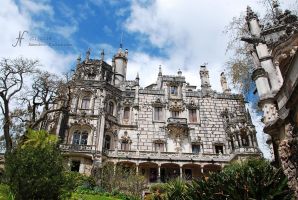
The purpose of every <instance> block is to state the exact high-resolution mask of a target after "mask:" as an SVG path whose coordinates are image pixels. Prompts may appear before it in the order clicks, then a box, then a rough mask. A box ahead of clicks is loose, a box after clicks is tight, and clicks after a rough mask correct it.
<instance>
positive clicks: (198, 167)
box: [55, 48, 260, 183]
mask: <svg viewBox="0 0 298 200" xmlns="http://www.w3.org/2000/svg"><path fill="white" fill-rule="evenodd" d="M127 63H128V51H127V50H125V51H123V50H122V48H120V49H119V51H118V52H117V53H116V54H115V56H114V57H113V60H112V64H111V65H110V64H108V63H107V62H105V60H104V53H103V52H102V54H101V58H100V59H91V58H90V51H89V50H88V51H87V53H86V57H85V59H84V60H81V58H78V61H77V66H76V69H75V72H74V74H73V77H72V81H73V83H74V86H73V91H72V93H73V98H72V104H71V108H70V110H69V112H68V113H67V114H61V115H60V117H59V119H58V121H59V122H58V124H57V125H56V126H55V129H56V132H57V134H58V135H59V136H60V138H61V139H62V140H63V143H62V144H61V145H60V148H61V149H62V151H63V152H64V155H65V156H66V157H67V162H68V164H69V167H70V169H71V170H74V171H79V172H81V173H85V174H91V173H92V171H93V170H94V169H96V168H100V167H102V166H103V165H104V164H105V163H112V164H114V166H116V165H118V164H123V165H125V166H127V167H134V168H135V169H136V171H137V172H138V173H140V174H142V175H144V176H145V177H146V179H147V181H148V182H149V183H150V182H156V181H166V180H167V179H169V178H173V177H177V176H181V177H186V178H199V177H201V176H204V175H206V174H208V173H209V172H210V171H218V170H220V169H221V168H222V167H223V166H224V165H226V164H229V163H230V162H231V161H232V160H237V159H241V158H244V157H247V156H258V155H260V152H259V149H258V145H257V141H256V131H255V128H254V125H253V124H252V121H251V117H250V114H249V112H248V110H246V108H245V102H244V99H243V97H242V95H238V94H231V91H230V89H229V88H228V85H227V81H226V78H225V75H224V73H222V74H221V77H219V78H220V81H221V84H222V88H223V92H222V93H219V92H216V91H214V90H212V88H211V85H210V81H209V71H208V69H207V67H206V66H201V67H200V72H199V75H198V76H200V79H201V89H197V87H196V86H194V85H190V84H189V83H187V82H186V80H185V77H184V76H183V75H182V71H180V70H179V71H178V73H177V74H176V75H163V74H162V70H161V68H160V69H159V73H158V74H157V80H156V82H155V83H153V84H151V85H149V86H147V87H144V88H142V87H140V85H139V79H140V78H139V76H138V75H137V76H136V78H135V80H126V71H127Z"/></svg>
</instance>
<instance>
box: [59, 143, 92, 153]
mask: <svg viewBox="0 0 298 200" xmlns="http://www.w3.org/2000/svg"><path fill="white" fill-rule="evenodd" d="M59 147H60V149H61V150H62V151H64V152H82V153H96V149H95V145H78V144H60V146H59Z"/></svg>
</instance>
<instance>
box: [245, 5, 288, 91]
mask: <svg viewBox="0 0 298 200" xmlns="http://www.w3.org/2000/svg"><path fill="white" fill-rule="evenodd" d="M246 21H247V24H248V27H249V31H250V33H251V36H252V37H251V38H242V40H243V41H246V42H248V43H250V44H253V45H254V47H255V49H253V50H251V54H252V56H253V60H254V63H255V65H260V66H255V68H258V67H262V68H263V69H264V70H265V72H266V73H267V74H268V76H267V78H268V83H269V86H270V89H269V91H268V92H267V91H266V92H267V94H264V95H267V96H268V95H269V96H272V95H275V94H276V93H277V92H278V90H279V89H280V87H281V85H282V82H283V78H282V76H281V73H280V70H279V67H278V66H277V67H275V66H274V65H273V62H272V57H271V54H270V53H269V50H268V47H267V44H266V42H265V41H264V40H263V39H262V38H261V27H260V24H259V20H258V17H257V15H256V14H255V13H254V12H253V11H252V10H251V8H250V7H247V16H246ZM259 71H260V70H259ZM258 91H259V88H258ZM262 92H265V91H264V89H263V91H262Z"/></svg>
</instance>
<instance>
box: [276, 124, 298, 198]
mask: <svg viewBox="0 0 298 200" xmlns="http://www.w3.org/2000/svg"><path fill="white" fill-rule="evenodd" d="M279 155H280V160H281V165H282V168H283V170H284V173H285V175H286V176H287V177H288V186H289V188H290V189H291V190H293V191H294V194H295V197H296V199H297V198H298V182H297V175H298V174H297V169H298V166H297V162H298V141H297V138H295V134H294V127H293V125H292V124H291V123H288V124H287V125H286V127H285V139H284V140H282V141H281V142H280V144H279Z"/></svg>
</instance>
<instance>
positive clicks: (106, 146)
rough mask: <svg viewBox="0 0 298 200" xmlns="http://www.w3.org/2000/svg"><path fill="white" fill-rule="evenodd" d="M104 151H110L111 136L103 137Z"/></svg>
mask: <svg viewBox="0 0 298 200" xmlns="http://www.w3.org/2000/svg"><path fill="white" fill-rule="evenodd" d="M104 147H105V149H110V148H111V136H109V135H106V136H105V146H104Z"/></svg>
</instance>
